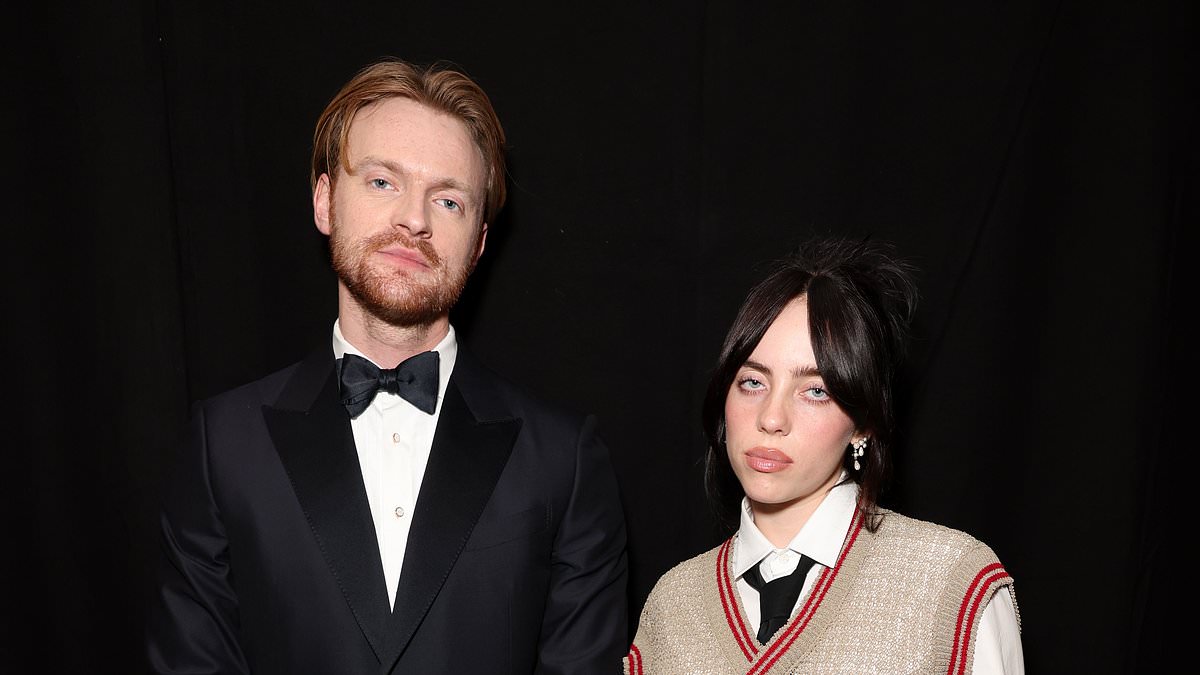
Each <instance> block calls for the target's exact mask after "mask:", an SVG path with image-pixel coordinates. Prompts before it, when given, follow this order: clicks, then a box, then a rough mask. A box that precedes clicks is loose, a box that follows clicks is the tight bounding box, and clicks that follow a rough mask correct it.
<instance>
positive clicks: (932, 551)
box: [624, 511, 1016, 675]
mask: <svg viewBox="0 0 1200 675" xmlns="http://www.w3.org/2000/svg"><path fill="white" fill-rule="evenodd" d="M735 538H736V535H735V537H734V538H731V539H729V540H727V541H725V542H724V543H722V544H721V545H720V546H718V547H716V548H714V549H712V550H711V551H708V552H706V553H703V554H701V555H699V556H696V557H695V558H692V559H690V560H686V561H684V562H682V563H680V564H679V565H677V566H675V567H674V568H673V569H671V570H670V571H668V572H667V573H666V574H664V575H663V576H662V578H661V579H659V581H658V583H657V584H655V586H654V589H653V590H652V591H651V593H650V596H649V598H648V599H647V600H646V604H645V605H644V607H643V609H642V613H641V618H640V620H639V623H638V630H637V636H636V637H635V639H634V642H633V645H632V647H631V648H630V651H629V655H628V656H626V658H625V659H624V672H625V673H626V675H658V674H663V675H677V674H680V673H688V674H689V675H702V674H706V673H711V674H714V675H716V674H720V675H725V674H729V673H738V674H741V673H745V674H746V675H768V674H775V673H805V674H808V673H814V674H825V673H830V674H832V673H840V674H847V675H849V674H853V675H861V674H862V673H931V674H932V673H937V674H940V675H946V674H951V675H954V674H957V675H967V674H969V673H970V672H971V664H972V660H973V656H974V642H975V632H976V628H977V627H978V624H979V618H980V615H981V614H982V613H983V609H984V607H986V606H987V603H988V601H989V600H990V599H991V597H992V595H993V594H994V593H995V592H996V590H997V589H998V588H1000V587H1001V586H1009V587H1010V588H1009V591H1010V593H1011V592H1012V588H1011V586H1012V577H1010V576H1009V575H1008V573H1007V572H1006V571H1005V570H1004V567H1003V566H1002V565H1001V564H1000V561H999V560H998V559H997V558H996V555H995V553H993V552H992V550H991V549H990V548H989V547H988V546H987V545H986V544H984V543H982V542H980V541H978V540H976V539H975V538H973V537H971V536H970V535H967V534H965V533H963V532H959V531H957V530H953V529H950V528H947V527H943V526H941V525H937V524H934V523H929V522H925V521H920V520H915V519H912V518H908V517H905V516H902V515H900V514H898V513H894V512H889V511H884V512H883V518H882V522H881V523H880V526H879V528H878V529H877V531H876V532H874V533H872V532H870V531H868V530H867V529H866V528H865V527H863V523H862V518H861V515H860V516H856V517H855V519H854V522H853V523H852V524H851V526H850V530H849V531H848V532H847V534H846V539H845V543H844V544H843V545H842V550H841V554H840V555H839V558H838V562H837V563H836V564H835V565H834V567H832V568H825V569H823V570H822V571H821V572H820V573H819V576H818V578H817V581H816V582H815V583H814V584H813V587H812V589H811V590H810V591H809V593H808V595H807V597H806V598H805V599H804V600H803V601H802V602H801V603H800V606H799V608H798V609H797V610H796V612H795V614H794V615H793V616H792V619H791V621H789V622H788V624H787V625H786V626H784V627H783V628H782V629H780V630H779V632H778V633H776V634H775V636H774V637H772V638H771V640H770V641H768V642H767V644H765V645H763V644H760V643H759V642H758V640H757V639H756V638H755V635H754V631H752V630H751V628H750V624H749V622H748V621H747V620H746V613H745V610H744V609H743V607H742V603H741V598H740V597H739V595H738V592H737V588H736V583H735V579H734V578H733V575H732V572H731V567H730V550H731V548H732V546H733V545H734V539H735ZM1012 598H1013V605H1014V608H1015V607H1016V595H1015V594H1013V596H1012Z"/></svg>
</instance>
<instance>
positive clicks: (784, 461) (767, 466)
mask: <svg viewBox="0 0 1200 675" xmlns="http://www.w3.org/2000/svg"><path fill="white" fill-rule="evenodd" d="M745 455H746V465H747V466H749V467H750V468H751V469H754V470H755V471H758V472H760V473H775V472H776V471H783V470H784V469H786V468H788V467H789V466H791V465H792V459H791V458H790V457H788V456H787V455H785V454H783V453H782V452H780V451H778V450H776V449H774V448H767V447H763V446H758V447H755V448H750V449H749V450H747V451H746V452H745Z"/></svg>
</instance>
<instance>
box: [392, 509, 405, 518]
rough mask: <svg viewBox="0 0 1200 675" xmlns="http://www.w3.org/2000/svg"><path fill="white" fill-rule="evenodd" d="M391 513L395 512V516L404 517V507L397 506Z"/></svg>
mask: <svg viewBox="0 0 1200 675" xmlns="http://www.w3.org/2000/svg"><path fill="white" fill-rule="evenodd" d="M393 513H395V514H396V517H397V518H403V517H404V507H403V506H397V507H396V510H395V511H393Z"/></svg>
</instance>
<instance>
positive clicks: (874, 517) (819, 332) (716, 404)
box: [702, 238, 917, 531]
mask: <svg viewBox="0 0 1200 675" xmlns="http://www.w3.org/2000/svg"><path fill="white" fill-rule="evenodd" d="M913 271H914V269H913V267H912V266H911V265H909V264H908V263H907V262H905V261H903V260H901V259H900V258H898V257H896V255H895V254H894V251H893V248H892V247H891V245H889V244H887V243H884V242H880V241H875V240H871V239H864V240H861V241H855V240H848V239H837V238H820V239H814V240H811V241H809V242H806V243H805V244H802V245H801V246H799V247H797V248H796V249H795V250H794V251H793V252H791V253H790V254H789V255H787V256H786V257H784V258H781V259H779V260H777V261H775V262H774V263H773V264H772V265H771V267H770V270H769V273H768V274H767V275H766V277H765V278H764V279H763V280H762V281H760V282H758V284H756V285H755V286H754V288H752V289H751V290H750V293H749V294H748V295H747V296H746V300H745V302H743V303H742V307H741V309H740V310H739V311H738V314H737V317H736V318H735V319H734V321H733V325H731V326H730V328H729V332H728V334H727V335H726V336H725V342H724V344H723V346H722V347H721V355H720V357H719V358H718V360H717V366H716V368H715V369H714V370H713V373H712V376H711V377H710V378H709V382H708V389H707V391H706V393H705V397H704V406H703V413H702V414H703V424H704V433H705V435H706V436H707V437H708V451H707V453H706V455H705V479H706V483H707V486H706V487H707V490H708V496H709V500H710V502H711V504H712V506H713V508H714V510H715V511H716V513H717V516H718V517H719V518H720V519H721V521H722V522H723V523H724V524H725V525H727V526H730V527H734V528H736V526H737V522H738V506H739V504H740V502H741V499H742V497H743V496H744V495H745V493H744V492H743V491H742V487H741V484H740V483H738V480H737V477H736V475H734V473H733V469H732V467H731V466H730V465H729V458H728V456H727V450H726V447H725V398H726V396H727V395H728V393H729V388H730V386H731V385H732V384H733V380H734V377H735V376H736V375H737V371H738V369H739V368H741V366H742V364H744V363H745V362H746V360H747V359H748V358H750V354H751V353H752V352H753V351H754V349H755V348H756V347H757V346H758V343H759V341H761V340H762V337H763V335H764V334H765V333H766V332H767V329H768V328H769V327H770V326H771V324H772V323H773V322H774V321H775V319H776V317H778V316H779V314H780V313H781V312H782V311H783V309H784V308H785V307H787V305H788V304H789V303H791V302H792V301H793V300H796V299H797V298H800V297H802V296H803V297H805V298H806V301H807V303H808V329H809V334H810V336H811V339H812V346H813V353H814V354H815V356H816V359H817V368H818V369H819V370H820V371H821V376H822V378H823V379H824V382H825V388H826V389H827V390H828V391H829V393H830V394H831V395H832V396H833V398H834V400H835V401H837V404H838V405H839V406H840V407H841V408H842V410H844V411H845V412H846V414H847V415H849V416H850V419H851V420H853V421H854V424H855V428H856V429H859V430H861V431H864V432H866V433H868V434H869V435H870V441H869V442H868V443H867V447H866V454H865V455H864V456H863V457H862V459H860V460H859V462H860V465H861V467H862V469H861V470H859V471H856V470H854V467H853V459H852V457H851V456H850V453H849V447H847V450H848V451H847V453H846V455H845V456H844V458H843V467H844V468H845V469H846V471H847V474H848V475H849V476H850V479H851V480H853V481H855V482H857V483H858V484H859V508H860V509H861V510H862V511H863V512H864V514H866V516H867V521H866V526H867V528H868V529H869V530H872V531H874V530H875V528H876V527H878V520H879V518H878V516H879V505H878V502H879V497H880V493H881V492H882V490H883V487H884V485H885V484H886V482H887V480H888V478H889V477H890V473H891V445H892V441H893V438H894V432H895V420H894V418H893V415H894V409H893V408H894V403H893V394H892V384H893V380H894V378H895V375H896V371H897V369H898V368H899V366H900V363H901V361H902V360H903V358H904V347H905V343H906V341H907V337H908V331H909V325H910V322H911V320H912V315H913V311H914V309H915V307H916V302H917V287H916V283H915V282H914V280H913Z"/></svg>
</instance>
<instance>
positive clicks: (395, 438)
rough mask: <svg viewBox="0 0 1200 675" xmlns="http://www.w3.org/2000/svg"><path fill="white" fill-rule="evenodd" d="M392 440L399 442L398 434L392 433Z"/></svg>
mask: <svg viewBox="0 0 1200 675" xmlns="http://www.w3.org/2000/svg"><path fill="white" fill-rule="evenodd" d="M392 442H393V443H399V442H400V434H392Z"/></svg>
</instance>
